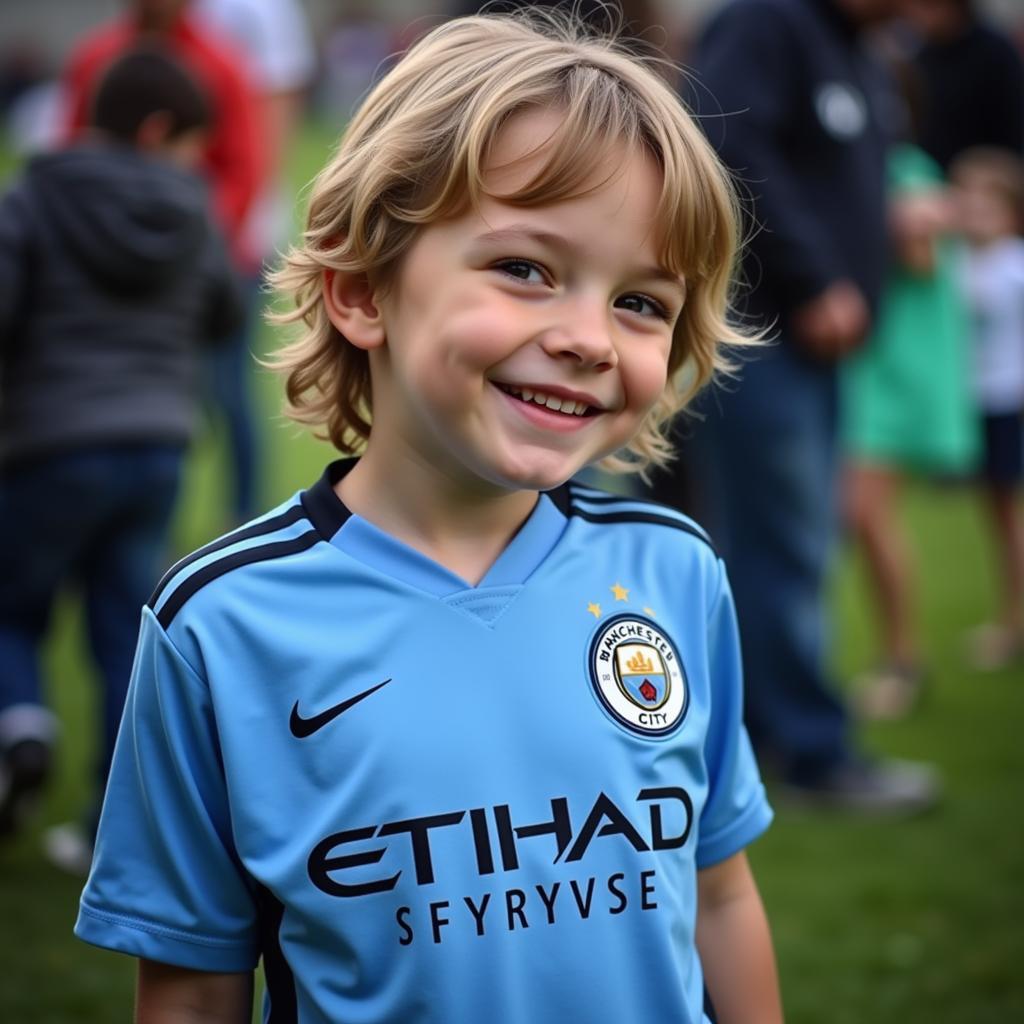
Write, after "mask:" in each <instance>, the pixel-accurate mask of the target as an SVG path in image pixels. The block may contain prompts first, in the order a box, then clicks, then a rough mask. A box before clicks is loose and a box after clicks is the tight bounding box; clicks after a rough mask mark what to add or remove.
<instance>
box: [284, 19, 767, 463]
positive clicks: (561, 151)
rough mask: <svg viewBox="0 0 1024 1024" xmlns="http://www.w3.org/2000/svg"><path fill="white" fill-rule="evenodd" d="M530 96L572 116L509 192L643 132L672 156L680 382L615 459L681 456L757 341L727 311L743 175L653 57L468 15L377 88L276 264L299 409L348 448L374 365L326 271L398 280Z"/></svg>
mask: <svg viewBox="0 0 1024 1024" xmlns="http://www.w3.org/2000/svg"><path fill="white" fill-rule="evenodd" d="M532 107H539V108H547V109H552V108H553V109H556V110H559V111H563V112H564V120H563V121H562V124H561V127H560V129H559V130H558V131H557V132H556V133H555V135H554V136H553V137H552V138H551V139H550V140H549V142H548V144H547V146H546V161H545V163H544V166H543V167H542V168H541V169H540V170H539V171H538V173H537V174H536V175H535V176H534V178H533V180H531V181H529V182H527V183H526V184H525V185H524V186H523V187H522V188H521V189H520V190H519V191H518V192H516V193H515V194H513V195H509V194H504V193H503V194H501V195H500V197H498V198H500V199H501V200H502V201H503V202H506V203H510V204H513V205H521V206H538V205H543V204H545V203H552V202H557V201H559V200H563V199H568V198H570V197H574V196H578V195H580V194H582V193H583V192H584V191H586V189H587V187H588V184H589V182H590V179H591V176H592V173H593V168H595V167H599V166H602V162H603V160H604V159H605V158H607V157H608V156H614V153H615V150H616V149H617V148H618V147H620V146H621V145H622V144H623V143H625V144H627V145H629V146H639V147H642V148H643V149H644V150H645V151H646V152H648V153H649V154H650V155H651V156H653V158H654V159H655V160H656V161H657V164H658V166H659V167H660V169H661V172H662V179H663V180H662V190H661V196H660V200H659V208H658V215H657V223H658V225H659V231H660V235H661V237H660V239H659V245H660V248H661V258H662V262H663V263H664V265H665V267H666V268H667V269H668V270H670V271H671V272H672V273H677V274H681V275H682V276H683V277H684V279H685V281H686V291H687V297H686V303H685V305H684V308H683V310H682V313H681V315H680V317H679V321H678V323H677V325H676V327H675V332H674V338H673V344H672V349H671V354H670V356H669V366H668V370H669V377H668V384H667V385H666V388H665V390H664V392H663V393H662V395H661V396H660V398H659V400H658V401H657V403H656V404H655V406H654V408H653V409H652V410H651V412H650V413H649V414H648V416H647V419H646V420H645V422H644V423H643V425H642V426H641V429H640V430H639V432H638V433H637V435H636V436H635V437H634V438H633V440H632V441H631V442H630V444H629V445H628V446H627V447H626V449H624V450H623V451H621V452H619V453H616V454H615V455H611V456H609V457H607V458H606V459H604V460H603V461H602V463H601V465H602V466H603V467H604V468H607V469H610V470H613V471H619V472H622V471H642V470H644V469H645V468H647V467H648V466H649V465H652V464H654V465H664V464H665V463H666V462H667V461H669V460H670V459H671V457H672V447H671V444H670V443H669V441H668V438H667V437H666V436H665V429H666V427H667V424H668V422H669V420H670V419H671V418H672V417H673V416H674V415H675V414H676V413H677V412H679V411H680V410H681V409H683V408H684V407H685V405H686V404H687V403H688V402H689V400H690V399H691V398H692V397H693V395H694V394H696V392H697V391H698V390H700V388H702V387H703V386H704V385H705V384H706V383H707V382H708V381H709V380H710V379H711V378H712V377H713V376H714V375H715V374H716V372H719V371H729V370H731V369H732V366H731V364H730V363H729V361H728V358H727V355H726V347H727V346H729V345H740V344H746V343H749V342H750V340H751V336H750V335H749V334H748V333H747V332H744V331H743V330H742V329H741V328H739V327H737V326H736V325H734V324H732V323H730V322H729V320H728V318H727V313H728V308H729V296H730V288H731V285H732V280H733V271H734V267H735V263H736V258H737V249H738V245H739V238H738V231H739V228H738V224H739V217H738V208H737V201H736V197H735V194H734V191H733V188H732V185H731V182H730V179H729V176H728V174H727V172H726V171H725V170H724V169H723V167H722V166H721V164H720V163H719V161H718V158H717V156H716V155H715V153H714V151H713V150H712V149H711V147H710V146H709V144H708V143H707V141H706V140H705V138H704V136H703V134H702V133H701V131H700V129H699V128H698V127H697V125H696V124H695V123H694V121H693V119H692V118H691V117H690V116H689V114H687V112H686V110H685V109H684V108H683V106H682V104H681V103H680V101H679V99H678V97H677V96H676V94H675V92H674V91H673V90H672V89H671V87H670V86H669V85H668V84H667V83H666V82H665V80H664V79H663V78H662V77H660V75H659V73H658V71H657V70H656V66H655V63H654V62H652V61H647V60H643V59H640V58H638V57H637V56H636V55H635V54H632V53H628V52H626V51H625V50H624V49H623V48H622V46H621V45H620V44H619V43H618V42H616V40H615V39H614V38H612V37H597V36H594V35H591V34H588V32H587V30H586V29H585V28H583V27H582V26H581V25H580V24H579V23H578V22H576V21H574V20H572V19H570V18H565V17H559V16H554V15H552V14H551V13H546V14H543V15H538V13H537V12H532V13H531V14H529V15H523V14H514V15H483V16H475V17H467V18H459V19H456V20H453V21H449V22H447V23H445V24H442V25H440V26H439V27H437V28H435V29H434V30H433V31H431V32H430V33H429V34H427V35H426V36H425V37H424V38H423V39H421V40H420V41H419V42H418V43H416V44H415V45H414V46H413V47H412V48H411V49H410V50H409V51H408V53H407V54H406V55H405V56H404V57H403V58H402V60H401V61H400V62H399V63H398V64H397V65H396V66H395V67H394V68H393V69H392V70H391V71H390V72H388V74H387V75H386V76H385V77H384V78H383V79H382V80H381V81H380V82H379V84H378V85H377V86H376V87H375V88H374V89H373V90H372V91H371V92H370V94H369V95H368V96H367V98H366V100H365V102H364V103H363V104H362V106H361V108H360V109H359V111H358V112H357V114H356V115H355V117H354V119H353V120H352V123H351V124H350V126H349V128H348V131H347V132H346V133H345V135H344V137H343V139H342V140H341V143H340V144H339V146H338V149H337V151H336V152H335V154H334V156H333V157H332V158H331V160H330V161H329V163H328V164H327V166H326V167H325V168H324V169H323V171H322V172H321V173H320V174H319V175H318V177H317V178H316V179H315V181H314V183H313V185H312V189H311V193H310V202H309V213H308V219H307V226H306V230H305V232H304V234H303V236H302V239H301V241H300V243H299V244H298V245H296V246H294V247H292V249H291V250H290V251H289V252H288V254H287V256H286V257H285V258H284V261H283V264H282V265H281V267H280V268H279V269H278V270H277V271H276V272H275V273H274V274H273V275H272V277H271V282H272V284H273V285H274V287H275V288H276V289H277V290H278V291H279V292H280V293H281V294H283V295H284V296H286V297H288V298H290V299H291V300H292V302H293V303H294V308H291V309H289V310H287V311H286V312H283V313H276V314H273V315H272V316H271V319H272V321H273V322H275V323H279V324H286V323H291V322H301V324H302V325H303V330H302V332H301V335H300V336H299V337H297V338H296V339H295V340H294V341H292V342H291V343H290V344H287V345H286V346H285V347H284V348H283V349H281V350H280V351H279V352H278V353H276V355H274V356H272V357H271V358H270V359H269V360H268V365H269V366H270V367H271V368H273V369H276V370H278V371H279V372H281V373H283V374H284V375H285V376H286V384H285V393H286V398H287V401H286V405H285V413H286V414H287V415H288V416H290V417H291V418H293V419H294V420H297V421H298V422H300V423H303V424H307V425H311V426H314V427H316V428H318V436H320V437H326V438H327V439H329V440H330V441H331V442H332V443H333V444H334V446H335V447H336V448H337V449H339V450H340V451H341V452H343V453H346V454H357V453H358V452H359V451H360V450H361V449H362V447H363V446H364V444H365V442H366V440H367V438H368V437H369V436H370V430H371V420H372V396H371V382H370V369H369V362H368V357H367V353H366V352H365V351H363V350H361V349H358V348H356V347H355V346H354V345H352V344H350V343H349V342H347V341H346V339H345V338H344V336H343V335H342V334H341V333H340V332H339V331H338V330H337V329H336V328H335V327H334V326H333V325H332V324H331V322H330V320H329V319H328V316H327V312H326V309H325V306H324V302H323V287H324V285H323V276H324V271H325V270H328V269H334V270H339V271H345V272H347V273H354V274H365V275H366V276H367V277H368V278H369V279H370V280H371V282H372V283H373V284H374V286H375V287H378V288H387V287H388V285H389V283H391V282H393V280H394V278H395V275H396V272H397V270H398V269H399V267H400V264H401V260H402V256H403V254H404V253H405V252H406V251H407V250H408V249H409V247H410V245H411V244H412V242H413V240H414V239H415V238H416V235H417V232H418V231H420V230H421V229H422V228H423V227H424V226H426V225H429V224H432V223H435V222H437V221H440V220H443V219H445V218H447V217H452V216H457V215H459V214H460V213H462V212H464V211H465V210H466V209H467V208H470V207H471V206H472V204H475V203H478V202H479V201H480V199H481V198H482V197H483V196H486V195H489V193H488V191H487V182H486V175H485V170H486V168H487V165H488V156H489V153H490V152H491V148H492V146H493V144H494V140H495V138H496V136H497V134H498V132H499V131H500V130H501V127H502V125H503V124H505V122H506V121H507V120H508V119H509V118H510V117H511V116H512V115H513V114H516V113H518V112H521V111H523V110H525V109H529V108H532ZM591 187H592V186H591Z"/></svg>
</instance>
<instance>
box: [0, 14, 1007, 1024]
mask: <svg viewBox="0 0 1024 1024" xmlns="http://www.w3.org/2000/svg"><path fill="white" fill-rule="evenodd" d="M301 6H302V8H303V9H304V12H305V14H306V16H307V18H308V23H309V26H310V38H311V40H312V42H313V45H314V47H315V58H316V63H315V67H314V68H313V69H312V73H311V78H310V80H309V81H308V83H307V84H305V85H303V87H302V93H303V96H302V105H301V117H300V119H299V121H298V123H297V125H296V126H295V129H294V132H293V133H292V134H291V135H290V136H289V137H288V141H287V145H286V146H285V147H284V151H283V153H282V155H281V167H280V171H279V176H280V182H281V186H282V187H281V188H280V189H279V193H280V194H282V195H286V196H289V197H292V198H293V199H294V207H293V209H294V210H295V211H300V210H301V205H302V196H303V189H304V187H305V185H306V184H307V183H308V182H309V180H310V178H311V177H312V175H313V174H314V173H315V172H316V171H317V170H318V169H319V167H320V166H322V164H323V163H324V161H325V160H326V158H327V156H328V154H329V152H330V150H331V148H332V147H333V146H334V145H335V143H336V142H337V139H338V137H339V135H340V133H341V132H342V131H343V129H344V126H345V122H346V118H347V116H348V114H349V112H350V110H351V109H352V106H353V104H354V103H356V102H357V101H358V99H359V97H360V96H361V95H362V94H363V93H364V91H365V90H366V88H367V87H368V86H369V84H370V83H371V81H372V79H373V76H374V75H375V74H376V73H378V70H379V68H380V67H381V66H382V65H383V64H384V63H385V62H386V60H387V58H388V57H389V56H390V55H392V54H394V53H395V52H397V51H398V50H400V49H401V48H402V47H403V46H405V45H407V44H408V43H409V42H410V41H411V40H413V39H414V38H415V37H416V35H417V34H419V33H421V32H422V31H424V30H425V29H426V28H428V27H429V26H431V25H433V24H435V23H436V22H437V20H439V19H441V18H443V17H444V16H446V14H448V13H450V9H449V7H448V6H447V5H445V4H443V3H441V2H440V0H436V2H427V0H375V2H372V3H371V2H369V0H367V2H356V0H352V2H343V0H303V2H302V5H301ZM715 6H717V3H716V0H660V2H658V3H657V4H655V9H656V12H657V17H658V18H659V19H660V23H661V24H662V25H663V26H664V30H665V31H664V34H663V40H664V45H665V47H666V49H668V50H669V52H670V53H671V54H672V55H674V56H676V57H677V58H679V59H682V60H683V61H684V62H685V60H686V52H687V51H686V47H687V45H688V41H689V40H691V39H693V38H694V36H695V34H696V33H697V32H698V29H699V25H700V23H701V21H702V19H704V18H705V17H706V16H707V15H708V13H709V11H710V10H711V9H712V8H713V7H715ZM981 6H982V8H983V9H984V10H985V11H986V12H987V14H988V15H989V16H990V17H991V18H992V19H993V21H994V23H995V24H997V25H999V26H1001V28H1002V30H1003V31H1005V32H1006V33H1007V34H1008V35H1009V36H1011V37H1012V38H1015V39H1017V40H1021V39H1024V2H1022V0H989V2H987V3H984V4H982V5H981ZM123 9H124V4H122V3H120V2H119V0H5V2H4V3H2V4H0V118H2V120H0V185H2V184H4V183H9V182H10V181H11V180H13V179H14V176H15V175H16V174H17V173H18V172H19V170H20V169H21V167H22V166H23V164H24V161H25V159H26V157H27V155H28V154H29V153H31V152H33V151H35V150H36V149H38V148H39V147H42V146H44V145H46V144H47V143H48V140H50V139H52V138H53V136H54V134H56V133H57V132H58V130H59V129H58V127H57V126H58V123H59V121H60V118H61V117H62V116H63V115H62V114H61V111H60V108H59V97H58V95H57V90H56V86H55V85H54V83H55V82H56V80H57V78H58V76H59V74H60V72H61V69H62V67H63V65H64V62H65V60H66V59H67V57H68V55H69V53H70V51H71V49H72V47H73V46H74V45H75V44H76V41H78V40H79V39H80V38H81V37H82V36H83V35H84V34H85V33H88V32H89V31H91V30H92V29H94V28H95V27H96V26H97V25H98V24H100V23H101V22H104V21H106V20H108V19H110V18H113V17H116V16H118V15H119V14H121V13H122V12H123ZM299 216H300V214H299V212H295V213H294V214H288V215H287V216H286V217H285V220H284V222H283V225H282V226H281V227H280V229H279V231H280V233H281V236H282V237H283V236H284V235H285V234H287V232H288V230H291V229H292V228H290V227H289V225H293V224H294V223H297V222H298V219H299ZM275 336H276V335H275V331H274V330H273V329H271V328H268V327H265V326H264V327H261V328H259V329H258V330H256V332H255V333H254V335H253V341H252V348H253V349H254V350H255V352H256V353H258V354H265V353H267V352H269V351H271V350H272V349H273V347H274V345H275ZM252 383H253V388H254V395H253V397H254V402H255V406H256V409H257V414H256V417H255V429H256V432H257V445H256V450H257V451H258V452H259V473H258V477H257V481H258V482H257V484H256V485H255V486H256V495H255V498H254V504H255V506H256V507H257V508H266V507H269V506H271V505H272V504H275V503H277V502H279V501H281V500H283V499H284V498H285V497H286V496H288V495H289V494H291V493H292V492H294V491H295V490H297V489H299V488H302V487H304V486H307V485H308V484H309V483H311V482H312V481H313V480H314V479H315V478H316V477H317V476H318V475H319V473H320V471H321V469H322V466H323V464H324V463H325V462H326V461H328V460H329V459H330V458H331V457H332V453H331V451H330V450H329V448H328V447H327V446H326V445H324V444H323V443H321V442H318V441H315V440H313V439H312V438H310V437H308V436H306V435H304V434H302V433H301V432H300V431H299V430H298V429H297V428H296V427H295V426H294V425H293V424H290V423H288V422H286V421H285V420H284V419H283V418H282V417H281V416H280V414H279V407H280V401H281V387H280V382H279V381H278V380H277V379H276V378H275V377H273V376H272V375H271V374H270V373H268V372H266V371H263V370H257V371H253V378H252ZM751 443H752V444H753V443H756V440H755V439H752V440H751ZM229 450H230V445H229V442H228V437H227V428H226V426H225V423H224V421H223V418H221V417H217V416H214V415H209V416H208V417H207V418H206V421H205V425H204V427H203V428H202V429H201V430H200V432H199V435H198V439H197V440H196V441H195V443H194V444H193V445H192V446H191V448H190V450H189V453H188V456H187V460H186V466H185V477H184V485H183V490H182V494H181V498H180V502H179V504H178V506H177V509H176V512H175V516H174V522H173V529H172V535H171V541H170V545H169V550H167V552H166V556H165V558H164V563H165V564H170V562H171V561H173V560H174V559H175V558H177V557H179V556H180V555H182V554H183V553H185V552H188V551H190V550H192V549H194V548H195V547H197V546H199V545H201V544H203V543H205V542H207V541H208V540H210V539H211V538H213V537H215V536H216V535H218V534H219V533H221V532H223V531H224V530H226V529H228V528H230V527H231V526H232V525H234V522H235V519H236V518H237V517H236V515H235V514H234V512H233V509H232V495H231V489H232V483H231V479H230V478H231V476H232V473H231V471H230V470H229V460H230V458H231V456H229V454H228V452H229ZM904 514H905V521H906V524H907V531H908V534H909V536H910V538H911V541H912V545H913V549H914V553H915V558H916V564H917V571H918V581H917V589H918V594H919V600H918V607H917V609H916V611H915V619H916V623H917V626H918V628H919V632H920V636H921V646H922V649H923V650H924V652H925V655H926V659H927V666H928V677H929V678H928V687H927V692H926V694H925V698H924V700H923V701H922V702H921V705H920V707H918V708H916V709H915V711H914V713H913V714H910V715H908V716H906V717H903V718H900V719H899V720H894V721H883V722H872V723H869V724H866V725H865V726H864V727H863V736H864V744H865V746H866V747H867V749H868V750H869V751H871V752H874V753H879V754H897V753H898V754H899V755H900V756H901V757H911V758H915V759H921V760H923V761H930V762H934V763H935V764H936V765H937V766H938V767H939V769H940V770H941V772H942V775H943V778H944V784H945V794H944V798H943V800H942V802H941V803H940V804H939V805H938V806H937V807H936V808H935V809H933V810H932V811H931V812H930V813H928V814H925V815H922V816H919V817H916V818H913V819H912V820H906V821H902V820H901V821H899V822H894V821H890V820H887V819H886V818H885V817H879V818H871V819H864V818H860V817H856V816H850V815H845V814H841V813H822V812H820V811H816V812H810V811H801V810H798V809H794V808H793V807H791V806H789V805H785V804H781V805H780V807H779V813H778V818H777V821H776V824H775V825H774V826H773V828H772V829H771V830H770V831H769V833H768V834H767V835H766V836H765V837H764V838H763V839H762V840H760V841H759V842H758V843H757V844H756V845H755V846H754V847H753V849H752V850H751V858H752V861H753V864H754V867H755V870H756V872H757V875H758V879H759V883H760V885H761V888H762V892H763V895H764V898H765V902H766V904H767V908H768V912H769V916H770V919H771V922H772V926H773V930H774V937H775V942H776V949H777V954H778V959H779V967H780V973H781V979H782V987H783V994H784V1000H785V1004H786V1010H787V1020H789V1021H790V1022H791V1024H862V1022H871V1024H897V1022H898V1024H924V1022H927V1024H940V1022H941V1024H1010V1022H1013V1021H1022V1020H1024V797H1022V793H1024V667H1022V662H1021V661H1020V660H1016V661H1012V660H1011V661H1010V662H1009V663H1008V664H1007V665H1006V666H1005V667H1002V668H998V669H995V670H993V671H987V672H982V671H980V670H977V669H976V668H973V667H971V665H970V664H969V662H968V661H967V660H965V657H964V652H963V644H962V638H963V634H964V632H965V630H966V629H967V628H968V627H970V626H972V625H974V624H976V623H978V622H980V621H983V620H985V619H986V618H987V617H989V616H990V615H991V608H992V604H993V596H992V595H993V594H994V593H995V592H996V591H997V589H998V586H999V583H998V575H999V573H998V568H997V564H996V562H995V561H994V558H993V552H992V538H991V535H990V533H989V529H988V525H987V521H986V519H985V516H984V514H983V511H982V508H981V505H980V502H979V499H978V495H977V493H976V492H975V491H974V490H973V489H972V488H971V487H969V486H963V485H961V484H959V483H958V482H956V481H950V480H946V479H940V480H936V479H932V478H927V477H924V478H921V477H917V476H914V477H912V478H911V479H910V481H909V482H908V484H907V490H906V495H905V502H904ZM67 515H68V516H69V517H71V516H74V515H75V510H74V509H68V510H67ZM829 601H830V606H831V608H832V610H833V612H834V631H833V635H832V644H831V651H830V661H831V663H832V666H833V667H834V669H835V671H836V673H837V675H838V677H839V678H841V679H844V680H849V679H852V678H854V677H855V676H856V675H857V674H858V673H861V672H864V671H865V670H867V669H869V668H870V667H871V665H872V661H873V658H874V654H873V653H872V652H874V651H875V649H876V647H877V644H878V627H877V625H876V613H875V611H874V609H873V607H872V604H871V596H870V588H869V586H868V583H867V580H866V577H865V572H864V566H863V562H862V560H861V558H860V557H859V556H858V555H857V554H856V552H855V551H854V550H853V549H852V548H851V547H850V546H845V547H844V548H843V549H842V550H841V551H840V555H839V558H838V559H837V562H836V565H835V570H834V573H833V575H832V585H831V589H830V597H829ZM86 649H87V648H86V640H85V636H84V626H83V618H82V612H81V604H80V596H79V594H78V593H77V592H76V590H75V588H74V587H69V588H68V589H67V590H66V591H64V592H63V593H62V595H61V597H60V599H59V601H58V604H57V607H56V612H55V615H54V617H53V620H52V623H51V626H50V628H49V630H48V633H47V639H46V642H45V649H44V670H45V677H46V680H47V688H48V689H47V694H48V697H49V700H50V702H51V703H52V705H53V707H54V708H55V710H56V713H57V715H58V718H59V720H60V722H61V734H60V745H59V760H58V762H57V767H56V777H55V779H54V781H53V783H52V784H51V785H50V787H49V788H48V789H47V791H46V795H45V798H44V801H43V804H42V806H41V807H40V808H39V810H38V813H37V814H36V815H35V816H34V817H33V818H32V820H31V821H30V822H29V823H28V825H27V826H26V827H25V828H24V829H23V830H22V831H20V832H19V834H18V835H17V836H16V837H15V838H13V839H11V840H8V841H7V842H5V843H2V844H0V1021H3V1022H12V1024H79V1022H81V1024H93V1022H95V1024H100V1022H104V1024H106V1022H111V1021H122V1020H127V1019H129V1014H130V1006H131V999H132V990H133V969H134V968H133V964H132V962H131V961H130V960H128V959H127V958H123V957H119V956H116V955H114V954H110V953H106V952H102V951H99V950H96V949H93V948H91V947H88V946H86V945H84V944H82V943H80V942H78V941H77V940H75V939H74V938H73V936H72V934H71V927H72V924H73V921H74V918H75V914H76V907H77V899H78V894H79V892H80V889H81V885H82V882H81V880H80V879H79V878H77V877H75V876H74V875H73V874H69V873H67V872H64V871H61V870H59V869H58V868H57V867H55V866H54V865H53V864H52V863H51V861H50V860H49V859H47V858H46V857H44V855H43V853H42V847H43V845H44V836H45V835H46V833H47V830H49V829H51V828H52V827H53V826H54V825H58V824H60V823H63V822H67V821H69V820H74V819H76V818H79V817H80V816H81V815H82V814H83V812H84V809H85V808H86V807H87V805H88V803H89V800H90V797H91V792H92V788H91V786H92V769H91V765H92V762H93V759H94V757H95V752H96V745H97V739H96V732H97V729H96V724H95V723H96V720H97V718H98V714H99V712H98V699H97V680H96V674H95V670H94V668H93V666H92V663H91V661H90V659H89V657H88V655H87V653H86Z"/></svg>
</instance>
